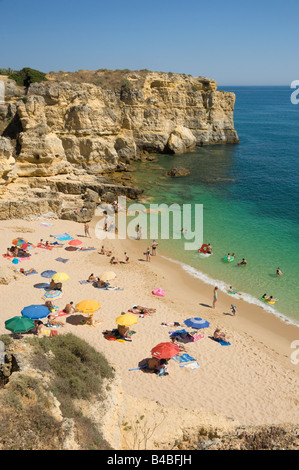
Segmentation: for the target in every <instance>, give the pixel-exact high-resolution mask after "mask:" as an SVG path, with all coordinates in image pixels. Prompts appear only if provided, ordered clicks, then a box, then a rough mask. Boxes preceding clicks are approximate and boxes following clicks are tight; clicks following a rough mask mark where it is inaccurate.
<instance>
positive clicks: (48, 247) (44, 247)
mask: <svg viewBox="0 0 299 470" xmlns="http://www.w3.org/2000/svg"><path fill="white" fill-rule="evenodd" d="M37 248H43V249H44V250H53V246H44V245H41V244H40V243H38V244H37Z"/></svg>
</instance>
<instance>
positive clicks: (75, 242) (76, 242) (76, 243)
mask: <svg viewBox="0 0 299 470" xmlns="http://www.w3.org/2000/svg"><path fill="white" fill-rule="evenodd" d="M69 245H71V246H78V245H82V242H81V240H71V241H70V242H69Z"/></svg>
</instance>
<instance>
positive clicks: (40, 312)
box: [21, 305, 50, 320]
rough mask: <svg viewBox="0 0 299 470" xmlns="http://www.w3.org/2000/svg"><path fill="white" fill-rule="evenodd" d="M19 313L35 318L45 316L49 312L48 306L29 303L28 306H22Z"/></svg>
mask: <svg viewBox="0 0 299 470" xmlns="http://www.w3.org/2000/svg"><path fill="white" fill-rule="evenodd" d="M21 314H22V315H23V316H24V317H27V318H32V320H37V319H39V318H45V317H47V316H48V315H49V314H50V311H49V309H48V307H45V306H44V305H29V307H24V308H23V310H22V311H21Z"/></svg>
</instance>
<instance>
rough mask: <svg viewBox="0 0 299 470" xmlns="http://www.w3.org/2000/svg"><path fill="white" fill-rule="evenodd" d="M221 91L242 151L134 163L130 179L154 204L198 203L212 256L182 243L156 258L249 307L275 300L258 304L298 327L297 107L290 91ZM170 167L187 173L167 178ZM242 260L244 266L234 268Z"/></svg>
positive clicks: (168, 244)
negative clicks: (234, 292)
mask: <svg viewBox="0 0 299 470" xmlns="http://www.w3.org/2000/svg"><path fill="white" fill-rule="evenodd" d="M225 89H226V90H227V91H233V92H234V93H235V94H236V106H235V114H234V121H235V128H236V130H237V132H238V135H239V138H240V144H238V145H217V146H207V147H201V148H197V149H196V151H194V152H191V153H186V154H183V155H179V156H178V155H176V156H175V155H163V156H159V157H158V161H157V162H155V163H146V164H142V165H139V164H138V165H137V171H136V172H135V173H134V176H135V177H136V179H137V181H138V183H139V184H140V185H142V186H143V187H144V188H145V194H146V195H147V196H150V197H151V199H150V202H151V203H158V204H160V203H165V204H169V205H170V204H173V203H177V204H180V205H182V204H188V203H191V204H195V203H197V204H203V214H204V216H203V233H204V242H205V243H208V242H209V243H211V245H212V247H213V255H212V256H210V257H208V258H202V257H200V256H199V255H198V254H197V253H196V251H186V250H184V239H183V238H182V239H181V240H173V239H170V240H158V241H159V252H160V253H161V254H164V255H165V256H167V257H170V258H172V259H175V260H177V261H179V262H181V263H184V265H185V269H187V270H189V272H191V273H192V274H193V275H195V276H198V277H201V278H203V279H204V280H205V281H206V282H210V283H211V284H213V283H214V284H215V281H217V282H216V284H217V285H219V286H220V287H221V289H222V290H223V291H225V290H226V285H233V286H234V287H235V288H237V289H238V290H240V291H242V292H243V293H244V294H246V295H245V299H246V300H247V301H249V302H253V303H258V304H259V303H261V301H260V297H261V296H262V295H263V294H264V293H266V294H268V295H273V296H274V297H277V298H278V299H279V301H278V302H277V303H276V304H275V306H274V307H269V306H268V304H265V303H264V302H262V303H261V305H263V306H264V307H265V308H266V309H267V310H270V311H272V312H273V313H276V314H277V315H280V314H282V315H283V316H284V317H286V318H287V319H289V320H291V321H295V322H296V323H297V322H298V323H299V311H298V308H297V298H296V297H297V281H298V272H299V267H298V266H299V236H298V225H299V211H298V201H299V185H298V182H299V158H298V154H299V106H295V105H293V104H291V102H290V95H291V90H290V89H289V88H287V87H226V88H225ZM174 166H183V167H185V168H187V169H189V170H190V172H191V174H190V175H189V176H186V177H183V178H175V179H172V178H169V177H167V176H165V172H166V171H167V170H168V169H170V168H172V167H174ZM228 252H229V253H233V252H234V253H235V255H236V258H235V261H234V262H233V263H225V262H224V261H223V257H224V256H225V255H226V254H227V253H228ZM243 257H244V258H246V260H247V262H248V265H247V266H237V263H238V262H240V261H241V260H242V258H243ZM277 267H279V268H280V269H281V270H282V272H283V275H282V276H280V277H279V276H276V274H275V273H276V269H277ZM205 275H207V276H208V277H206V276H205ZM221 281H222V282H221ZM243 298H244V295H243Z"/></svg>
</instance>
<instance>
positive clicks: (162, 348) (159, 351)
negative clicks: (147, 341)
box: [151, 342, 180, 359]
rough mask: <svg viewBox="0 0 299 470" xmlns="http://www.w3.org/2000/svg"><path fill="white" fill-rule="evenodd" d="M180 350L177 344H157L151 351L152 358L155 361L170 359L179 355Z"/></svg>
mask: <svg viewBox="0 0 299 470" xmlns="http://www.w3.org/2000/svg"><path fill="white" fill-rule="evenodd" d="M179 352H180V349H179V347H178V345H177V344H174V343H170V342H168V343H159V344H157V346H155V347H154V348H153V349H152V350H151V353H152V356H153V357H156V358H157V359H171V358H172V357H173V356H176V355H177V354H179Z"/></svg>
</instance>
